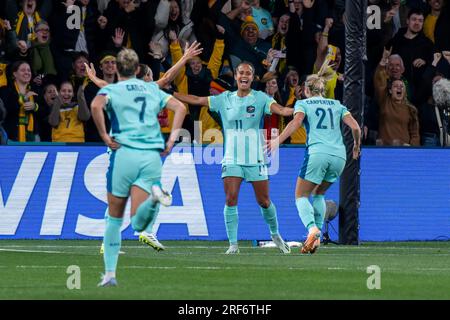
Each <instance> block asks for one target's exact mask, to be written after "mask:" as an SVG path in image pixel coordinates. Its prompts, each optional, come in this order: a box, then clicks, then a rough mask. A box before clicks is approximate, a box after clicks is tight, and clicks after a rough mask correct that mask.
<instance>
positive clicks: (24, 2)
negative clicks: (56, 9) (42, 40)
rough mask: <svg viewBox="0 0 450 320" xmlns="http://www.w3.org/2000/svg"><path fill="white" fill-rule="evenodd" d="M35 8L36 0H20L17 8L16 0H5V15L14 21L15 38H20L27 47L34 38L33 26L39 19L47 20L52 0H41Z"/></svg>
mask: <svg viewBox="0 0 450 320" xmlns="http://www.w3.org/2000/svg"><path fill="white" fill-rule="evenodd" d="M41 2H42V3H41V6H40V7H39V9H38V8H37V0H21V1H20V5H21V9H20V10H19V8H18V6H17V2H16V0H6V16H7V19H8V20H9V21H10V22H13V21H15V23H14V26H13V28H14V30H15V31H16V36H17V40H22V41H24V42H25V45H26V46H27V47H28V48H29V47H30V46H31V42H32V41H33V40H34V39H35V38H36V33H35V27H36V25H37V23H38V22H39V21H41V20H47V19H48V17H49V16H50V13H51V11H52V0H42V1H41Z"/></svg>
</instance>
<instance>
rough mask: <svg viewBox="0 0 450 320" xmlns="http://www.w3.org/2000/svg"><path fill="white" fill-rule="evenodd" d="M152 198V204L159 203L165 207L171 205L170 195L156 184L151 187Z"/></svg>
mask: <svg viewBox="0 0 450 320" xmlns="http://www.w3.org/2000/svg"><path fill="white" fill-rule="evenodd" d="M152 197H153V201H154V202H159V203H161V204H162V205H163V206H165V207H168V206H170V205H171V204H172V195H171V194H170V193H169V192H168V191H166V190H164V189H162V188H161V187H160V186H159V185H157V184H154V185H153V186H152Z"/></svg>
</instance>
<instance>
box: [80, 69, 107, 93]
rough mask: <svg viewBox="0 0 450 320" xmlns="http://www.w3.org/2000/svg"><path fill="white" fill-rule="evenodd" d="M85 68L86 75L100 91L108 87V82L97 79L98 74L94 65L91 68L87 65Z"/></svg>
mask: <svg viewBox="0 0 450 320" xmlns="http://www.w3.org/2000/svg"><path fill="white" fill-rule="evenodd" d="M84 66H85V67H86V74H87V76H88V77H89V79H90V80H91V81H92V82H93V83H95V85H96V86H97V87H99V88H100V89H101V88H103V87H106V86H107V85H108V82H106V81H105V80H102V79H100V78H98V77H97V72H96V71H95V67H94V64H93V63H91V65H90V66H88V64H87V63H85V64H84Z"/></svg>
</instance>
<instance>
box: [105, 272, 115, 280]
mask: <svg viewBox="0 0 450 320" xmlns="http://www.w3.org/2000/svg"><path fill="white" fill-rule="evenodd" d="M105 277H106V278H107V279H111V278H115V277H116V272H115V271H106V274H105Z"/></svg>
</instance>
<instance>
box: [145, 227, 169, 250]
mask: <svg viewBox="0 0 450 320" xmlns="http://www.w3.org/2000/svg"><path fill="white" fill-rule="evenodd" d="M139 242H142V243H145V244H146V245H149V246H150V247H152V248H153V249H155V250H156V251H162V250H164V249H166V248H165V247H164V246H163V245H162V244H161V242H159V241H158V239H157V238H156V236H155V235H154V234H153V233H148V232H145V231H144V232H142V233H141V234H140V235H139Z"/></svg>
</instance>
